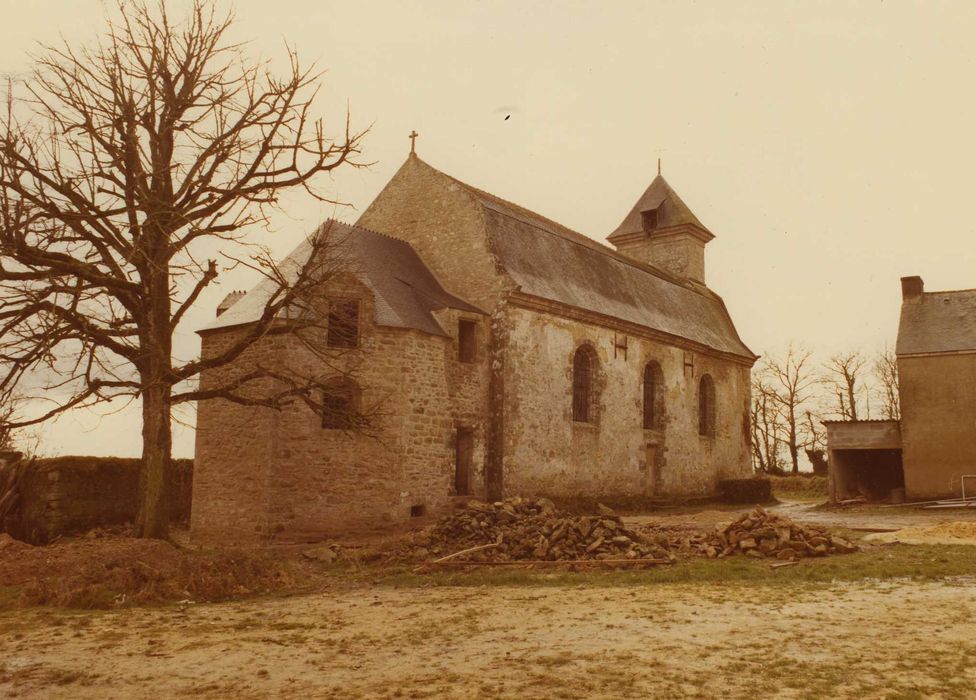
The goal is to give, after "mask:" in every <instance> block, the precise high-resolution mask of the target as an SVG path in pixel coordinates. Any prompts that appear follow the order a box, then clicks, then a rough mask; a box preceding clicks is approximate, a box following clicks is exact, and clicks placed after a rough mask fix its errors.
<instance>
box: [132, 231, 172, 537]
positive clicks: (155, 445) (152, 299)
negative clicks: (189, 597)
mask: <svg viewBox="0 0 976 700" xmlns="http://www.w3.org/2000/svg"><path fill="white" fill-rule="evenodd" d="M165 240H166V238H165V237H164V236H162V235H159V236H157V237H156V239H155V242H156V245H155V246H151V247H147V250H148V251H149V252H150V255H149V256H147V257H149V258H150V259H153V257H154V256H153V253H155V252H156V251H159V250H161V249H162V248H163V245H162V244H161V243H160V241H165ZM155 259H156V262H155V264H153V265H152V266H149V267H148V269H147V273H146V276H145V277H144V280H145V281H144V284H145V287H144V289H145V292H144V298H145V307H144V310H145V314H146V321H147V322H146V323H144V324H143V333H142V337H141V338H140V340H141V345H142V348H143V350H144V351H145V353H146V354H145V357H144V359H143V362H142V364H141V367H140V373H139V374H140V382H141V384H142V470H141V472H140V478H139V486H140V489H139V494H140V503H139V517H138V521H137V525H136V536H137V537H152V538H157V539H165V538H166V537H168V535H169V482H170V478H171V476H170V475H171V469H170V461H171V456H172V447H173V436H172V426H171V420H170V418H171V416H170V413H171V410H172V404H171V401H170V399H171V397H172V394H173V385H172V377H171V373H172V362H173V355H172V343H173V340H172V332H171V329H170V325H169V324H170V311H171V310H170V297H169V268H168V266H167V263H166V259H165V257H164V256H163V255H161V254H156V255H155Z"/></svg>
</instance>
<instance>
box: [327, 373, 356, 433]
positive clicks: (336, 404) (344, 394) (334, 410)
mask: <svg viewBox="0 0 976 700" xmlns="http://www.w3.org/2000/svg"><path fill="white" fill-rule="evenodd" d="M358 404H359V402H358V390H357V387H356V386H355V385H354V384H352V383H351V382H345V383H338V384H333V385H331V386H327V387H325V388H324V389H323V390H322V427H323V428H326V429H327V430H352V429H353V428H355V427H356V421H357V416H358V415H359V413H358V411H359V405H358Z"/></svg>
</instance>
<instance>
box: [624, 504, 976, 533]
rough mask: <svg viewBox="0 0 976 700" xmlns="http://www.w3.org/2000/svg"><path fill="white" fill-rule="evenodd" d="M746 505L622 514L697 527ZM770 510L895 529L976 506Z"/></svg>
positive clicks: (816, 521) (832, 523)
mask: <svg viewBox="0 0 976 700" xmlns="http://www.w3.org/2000/svg"><path fill="white" fill-rule="evenodd" d="M748 510H750V509H749V508H745V507H743V508H731V507H725V508H722V509H716V510H708V509H705V510H688V511H683V510H681V509H676V512H674V513H671V512H669V511H668V510H661V511H657V512H655V513H649V514H646V515H633V516H630V517H627V518H625V520H626V521H627V522H629V523H633V524H650V525H660V526H666V527H682V528H687V529H697V528H701V527H712V526H714V525H720V524H725V523H727V522H729V521H731V520H732V519H734V518H735V516H737V515H738V514H739V513H744V512H746V511H748ZM767 510H768V511H770V512H771V513H779V514H781V515H785V516H786V517H788V518H792V519H793V520H795V521H797V522H800V523H809V524H811V525H826V526H828V527H841V528H848V529H851V530H871V531H873V530H898V529H901V528H903V527H912V526H917V525H934V524H937V523H940V522H945V521H957V522H958V521H970V522H976V508H953V509H942V510H940V509H933V510H927V509H924V508H913V507H910V506H899V507H893V508H887V507H879V506H854V507H849V508H822V507H820V506H819V505H817V504H814V503H798V502H789V501H786V502H783V503H780V504H778V505H775V506H769V507H768V508H767Z"/></svg>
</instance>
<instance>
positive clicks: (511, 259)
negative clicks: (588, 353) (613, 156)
mask: <svg viewBox="0 0 976 700" xmlns="http://www.w3.org/2000/svg"><path fill="white" fill-rule="evenodd" d="M418 160H419V159H418ZM421 163H422V164H423V165H425V166H427V167H431V166H429V165H427V164H426V163H423V161H421ZM438 172H439V171H438ZM442 174H443V173H442ZM446 177H448V178H450V179H451V180H452V181H454V182H455V183H457V184H458V185H460V186H461V187H463V188H464V189H465V190H466V191H467V192H468V193H469V194H471V195H472V196H473V197H474V198H475V199H476V200H477V201H478V202H479V203H480V204H481V206H482V207H483V210H484V212H485V222H486V226H487V234H488V239H489V243H490V245H491V246H492V250H493V252H494V254H495V256H496V257H497V258H498V261H499V263H501V265H502V267H503V268H504V269H505V271H506V272H507V273H508V274H509V276H510V277H511V278H512V280H513V281H514V282H515V283H516V284H517V285H518V286H519V288H520V289H521V291H522V292H524V293H526V294H530V295H532V296H536V297H540V298H543V299H548V300H551V301H555V302H559V303H563V304H567V305H569V306H573V307H576V308H579V309H585V310H587V311H592V312H596V313H599V314H603V315H605V316H610V317H614V318H618V319H620V320H623V321H628V322H630V323H636V324H638V325H641V326H645V327H647V328H650V329H653V330H657V331H661V332H664V333H668V334H670V335H674V336H677V337H679V338H684V339H686V340H690V341H693V342H696V343H700V344H702V345H705V346H707V347H709V348H712V349H713V350H718V351H720V352H725V353H730V354H733V355H737V356H739V357H742V358H745V359H747V360H749V361H753V360H755V359H756V355H755V354H754V353H753V352H752V351H751V350H749V348H748V347H746V345H745V344H744V343H743V342H742V340H741V339H740V338H739V335H738V333H737V332H736V330H735V326H734V325H733V323H732V319H731V317H730V316H729V314H728V311H727V310H726V308H725V304H724V303H723V302H722V299H721V298H720V297H719V296H718V295H717V294H715V293H713V292H712V291H710V290H708V289H707V288H705V287H703V286H701V285H697V284H694V283H690V282H688V281H686V280H679V279H677V278H675V277H673V276H671V275H669V274H667V273H666V272H664V271H662V270H658V269H657V268H654V267H651V266H650V265H644V264H641V263H639V262H637V261H635V260H633V259H631V258H628V257H626V256H623V255H621V254H620V253H618V252H616V251H615V250H613V249H611V248H609V247H607V246H606V245H603V244H601V243H599V242H597V241H595V240H593V239H592V238H589V237H587V236H584V235H583V234H581V233H577V232H576V231H573V230H571V229H569V228H566V227H565V226H563V225H561V224H558V223H556V222H555V221H552V220H551V219H547V218H545V217H543V216H540V215H539V214H536V213H534V212H532V211H529V210H528V209H525V208H524V207H520V206H518V205H517V204H512V203H511V202H507V201H505V200H503V199H500V198H498V197H496V196H494V195H492V194H489V193H487V192H485V191H483V190H479V189H478V188H476V187H472V186H471V185H468V184H465V183H463V182H461V181H459V180H457V179H455V178H452V177H450V176H449V175H447V176H446ZM659 181H660V183H664V179H663V178H661V177H658V178H657V179H655V181H654V182H655V183H657V182H659ZM664 186H665V187H667V183H664ZM654 187H655V185H654V184H653V183H652V186H651V188H652V189H653V188H654ZM658 187H660V185H658ZM668 190H669V191H671V190H670V187H668ZM649 191H650V190H649ZM672 192H673V191H672ZM673 200H674V201H676V202H680V201H681V200H680V199H678V198H677V195H674V197H673ZM681 206H682V207H684V204H683V203H681ZM684 208H685V209H687V207H684ZM688 214H690V212H688ZM681 216H682V218H683V219H685V218H687V215H685V214H682V215H681ZM691 217H692V219H694V221H696V222H697V219H695V218H694V215H693V214H691ZM698 225H700V224H698Z"/></svg>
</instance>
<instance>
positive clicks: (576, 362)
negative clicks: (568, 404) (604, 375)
mask: <svg viewBox="0 0 976 700" xmlns="http://www.w3.org/2000/svg"><path fill="white" fill-rule="evenodd" d="M595 379H596V353H595V352H594V351H593V348H592V347H590V346H589V345H580V346H579V347H578V348H577V349H576V353H575V354H574V355H573V420H574V421H576V422H577V423H593V422H594V420H593V419H594V418H595V416H594V410H593V399H594V396H593V384H594V380H595Z"/></svg>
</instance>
